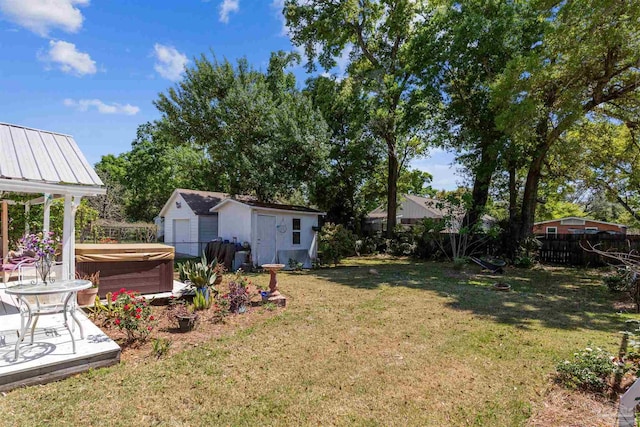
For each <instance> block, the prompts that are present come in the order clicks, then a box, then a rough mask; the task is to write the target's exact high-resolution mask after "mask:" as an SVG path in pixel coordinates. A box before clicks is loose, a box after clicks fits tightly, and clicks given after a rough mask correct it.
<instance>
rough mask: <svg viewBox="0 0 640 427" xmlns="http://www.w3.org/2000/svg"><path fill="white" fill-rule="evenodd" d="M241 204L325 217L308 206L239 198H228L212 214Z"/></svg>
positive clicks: (322, 213)
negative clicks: (232, 205) (229, 205)
mask: <svg viewBox="0 0 640 427" xmlns="http://www.w3.org/2000/svg"><path fill="white" fill-rule="evenodd" d="M234 202H235V203H240V204H243V205H246V206H250V207H252V208H260V209H269V210H278V211H289V212H299V213H309V214H316V215H324V214H325V213H324V212H321V211H319V210H317V209H313V208H308V207H306V206H296V205H284V204H280V203H266V202H259V201H257V200H255V199H249V198H247V199H239V198H238V197H233V198H227V199H225V200H223V201H222V202H221V203H219V204H217V205H216V206H214V207H212V208H211V212H217V211H218V210H219V209H220V208H221V207H222V206H224V205H226V204H227V203H234Z"/></svg>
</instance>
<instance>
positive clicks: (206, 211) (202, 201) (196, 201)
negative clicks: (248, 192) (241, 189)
mask: <svg viewBox="0 0 640 427" xmlns="http://www.w3.org/2000/svg"><path fill="white" fill-rule="evenodd" d="M178 194H180V196H182V198H183V199H184V201H185V202H186V203H187V205H189V208H190V209H191V210H192V211H193V213H194V214H195V215H214V214H215V212H211V211H210V209H211V208H213V207H215V206H216V205H218V204H219V203H220V202H222V201H223V200H225V199H228V198H229V197H231V196H230V195H229V194H227V193H222V192H220V191H200V190H189V189H186V188H176V189H175V190H174V191H173V193H171V196H170V197H169V199H168V200H167V202H166V203H165V204H164V206H163V207H162V209H161V210H160V216H165V215H166V211H167V209H168V208H169V206H170V205H171V204H172V203H173V202H174V199H175V197H176V195H178ZM235 197H236V198H237V199H240V200H247V199H252V197H251V196H235Z"/></svg>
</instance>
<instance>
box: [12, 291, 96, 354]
mask: <svg viewBox="0 0 640 427" xmlns="http://www.w3.org/2000/svg"><path fill="white" fill-rule="evenodd" d="M90 287H91V282H90V281H88V280H57V281H55V282H51V283H46V284H45V283H21V284H19V285H15V286H11V287H8V288H7V289H5V292H6V293H7V294H9V295H15V296H16V297H17V298H18V300H19V301H20V303H21V304H20V312H21V330H20V332H19V334H18V340H17V341H16V347H15V360H18V355H19V351H20V344H21V343H22V342H23V341H24V338H25V336H26V333H27V330H28V329H29V328H31V342H30V344H33V332H34V330H35V328H36V324H37V323H38V318H39V317H40V316H44V315H50V314H60V313H62V315H63V316H64V326H65V328H67V331H69V335H70V336H71V345H72V348H73V353H74V354H75V352H76V341H75V339H74V337H73V332H72V331H71V327H70V326H69V321H68V316H69V315H70V316H71V318H72V319H73V321H74V322H75V323H76V324H77V325H78V328H79V329H80V339H84V332H83V330H82V325H81V324H80V321H79V320H78V318H77V317H76V309H77V307H76V304H75V301H76V298H75V297H76V293H77V292H78V291H79V290H82V289H88V288H90ZM45 295H60V297H61V299H60V303H57V304H41V303H40V297H42V296H45ZM29 297H35V304H32V303H29V300H28V298H29ZM25 315H26V322H25V321H24V320H25Z"/></svg>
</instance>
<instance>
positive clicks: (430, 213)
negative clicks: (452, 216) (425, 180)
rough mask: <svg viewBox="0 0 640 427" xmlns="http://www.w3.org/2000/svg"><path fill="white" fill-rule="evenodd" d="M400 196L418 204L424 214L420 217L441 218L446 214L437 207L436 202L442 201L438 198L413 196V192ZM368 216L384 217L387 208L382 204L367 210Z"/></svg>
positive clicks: (372, 217) (373, 217)
mask: <svg viewBox="0 0 640 427" xmlns="http://www.w3.org/2000/svg"><path fill="white" fill-rule="evenodd" d="M401 197H402V198H404V199H405V200H410V201H411V202H413V203H415V204H417V205H418V206H420V207H421V208H422V209H423V211H424V215H423V216H422V218H424V217H427V218H442V217H443V216H444V215H446V213H445V211H444V209H442V208H440V207H438V204H440V203H442V202H441V201H439V200H436V199H432V198H429V197H420V196H414V195H413V194H403V195H402V196H401ZM399 216H401V215H399ZM368 217H369V218H371V219H380V218H386V217H387V210H386V208H385V207H384V206H379V207H377V208H376V209H374V210H372V211H371V212H369V215H368Z"/></svg>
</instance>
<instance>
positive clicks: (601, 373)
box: [556, 347, 618, 392]
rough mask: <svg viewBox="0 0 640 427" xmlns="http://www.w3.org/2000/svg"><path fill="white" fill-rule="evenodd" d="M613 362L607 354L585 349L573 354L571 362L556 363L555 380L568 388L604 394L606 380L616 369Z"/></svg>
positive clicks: (599, 350) (588, 348)
mask: <svg viewBox="0 0 640 427" xmlns="http://www.w3.org/2000/svg"><path fill="white" fill-rule="evenodd" d="M613 360H614V358H613V356H612V355H611V354H610V353H609V352H607V351H605V350H602V349H601V348H595V349H594V348H590V347H587V348H585V349H584V350H582V351H581V352H579V353H574V355H573V360H564V361H562V362H560V363H558V365H557V366H556V370H557V380H558V381H559V382H560V383H562V384H564V385H565V386H566V387H569V388H573V389H580V390H585V391H592V392H604V391H605V390H606V389H607V388H608V387H609V381H608V380H609V379H610V377H611V375H612V374H613V373H614V372H616V370H617V368H618V367H617V366H616V364H614V362H613Z"/></svg>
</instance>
